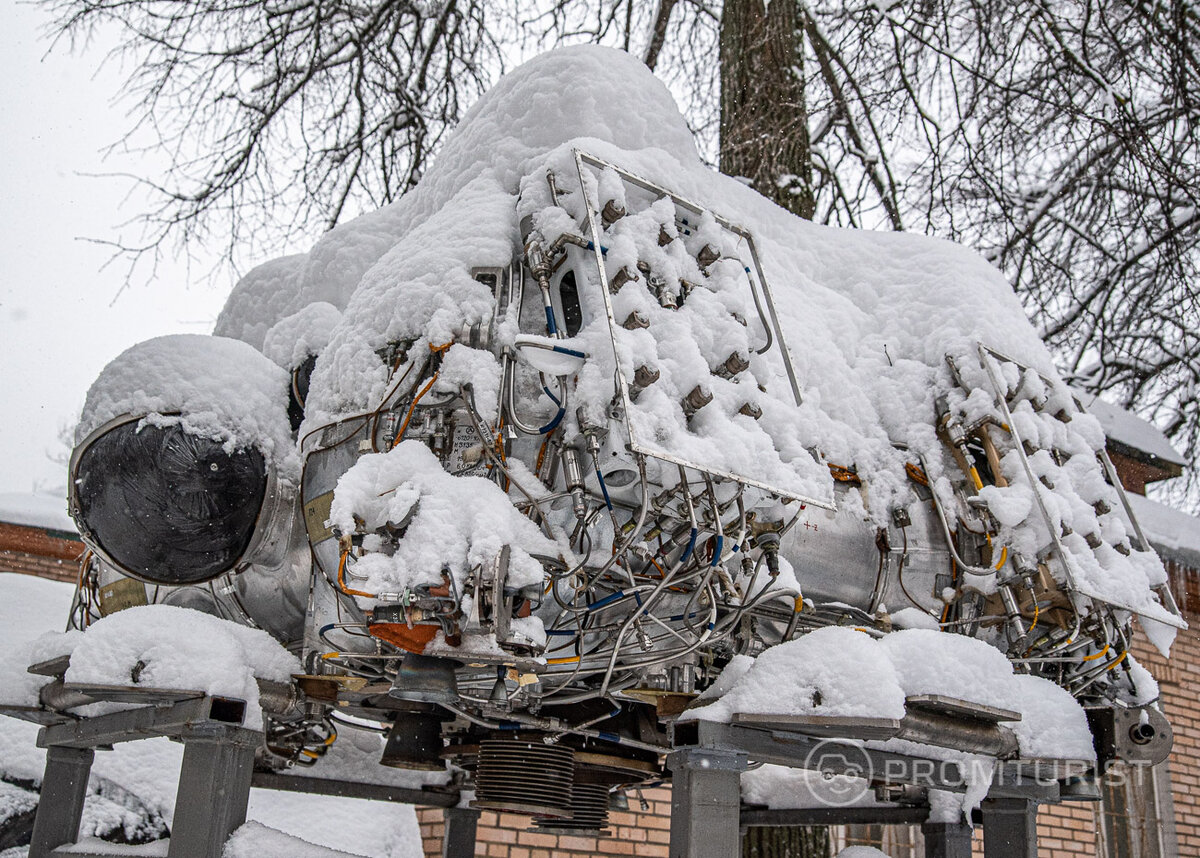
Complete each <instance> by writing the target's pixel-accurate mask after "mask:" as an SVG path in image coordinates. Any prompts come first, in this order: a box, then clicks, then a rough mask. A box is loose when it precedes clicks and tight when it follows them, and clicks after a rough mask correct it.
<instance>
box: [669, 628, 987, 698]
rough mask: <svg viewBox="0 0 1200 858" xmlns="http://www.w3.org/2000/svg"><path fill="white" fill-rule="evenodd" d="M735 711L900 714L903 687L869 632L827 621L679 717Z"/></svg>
mask: <svg viewBox="0 0 1200 858" xmlns="http://www.w3.org/2000/svg"><path fill="white" fill-rule="evenodd" d="M897 634H903V633H902V632H897ZM989 649H990V647H989ZM1000 658H1001V659H1003V658H1004V656H1000ZM738 713H745V714H751V713H754V714H781V713H783V714H788V715H837V716H844V717H868V718H903V717H904V690H903V689H902V688H901V687H900V683H899V681H898V679H897V677H896V671H895V669H894V668H893V667H892V664H891V662H890V661H889V660H888V658H887V657H886V654H885V653H884V652H882V651H881V650H880V648H879V645H878V644H877V643H876V642H875V640H874V639H873V638H872V637H871V636H870V635H867V634H864V633H862V632H859V631H855V630H854V629H847V628H839V627H836V626H832V627H829V628H824V629H817V630H816V631H814V632H809V633H808V634H806V635H804V636H802V637H799V638H796V639H795V640H791V641H788V642H786V643H782V644H779V645H778V646H774V647H771V648H770V649H768V650H767V651H766V652H764V653H763V654H762V655H760V656H759V657H758V658H757V659H755V660H754V664H753V665H752V666H751V667H750V669H749V670H747V671H746V673H745V674H743V675H742V677H741V678H740V679H739V680H738V681H737V682H735V683H734V684H733V687H732V688H730V689H729V691H728V692H726V693H725V695H724V696H722V697H721V698H720V699H719V700H717V701H716V702H714V703H710V704H709V705H707V706H704V707H701V708H698V709H693V710H691V711H690V712H687V713H685V714H684V716H683V717H684V718H696V719H699V720H702V721H728V720H729V719H730V718H731V717H732V716H733V715H735V714H738Z"/></svg>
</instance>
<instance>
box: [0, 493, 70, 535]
mask: <svg viewBox="0 0 1200 858" xmlns="http://www.w3.org/2000/svg"><path fill="white" fill-rule="evenodd" d="M0 522H3V523H4V524H19V525H23V526H25V527H44V528H46V529H47V530H59V531H63V532H65V533H74V532H75V522H73V521H72V520H71V516H70V515H68V514H67V494H66V491H63V492H62V493H61V494H50V493H46V492H4V493H2V494H0Z"/></svg>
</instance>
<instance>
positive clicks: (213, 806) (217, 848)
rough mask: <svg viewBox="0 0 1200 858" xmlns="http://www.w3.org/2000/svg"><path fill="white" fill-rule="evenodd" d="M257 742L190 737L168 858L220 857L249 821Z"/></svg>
mask: <svg viewBox="0 0 1200 858" xmlns="http://www.w3.org/2000/svg"><path fill="white" fill-rule="evenodd" d="M238 733H247V734H249V735H251V736H257V735H258V734H257V733H254V734H250V733H249V731H246V730H239V731H238ZM255 744H257V743H255ZM255 744H251V743H250V742H249V741H247V740H246V739H245V738H244V737H231V736H228V735H220V736H213V737H207V736H205V737H194V738H188V739H185V741H184V747H183V766H182V767H181V768H180V771H179V791H178V793H177V797H176V799H175V822H174V825H173V826H172V828H171V846H170V851H169V852H168V853H167V854H168V856H169V858H221V852H222V850H223V849H224V848H225V841H226V840H227V839H228V838H229V835H230V834H232V833H233V831H234V829H236V828H237V827H238V826H239V825H241V824H242V823H243V822H245V821H246V805H247V803H248V802H249V800H250V778H251V775H252V774H253V770H254V748H255Z"/></svg>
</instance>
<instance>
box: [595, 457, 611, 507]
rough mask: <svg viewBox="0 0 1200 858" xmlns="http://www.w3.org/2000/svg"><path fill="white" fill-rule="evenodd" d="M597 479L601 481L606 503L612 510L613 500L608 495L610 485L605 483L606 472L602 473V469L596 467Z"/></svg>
mask: <svg viewBox="0 0 1200 858" xmlns="http://www.w3.org/2000/svg"><path fill="white" fill-rule="evenodd" d="M596 479H597V480H599V481H600V491H601V492H602V493H603V494H604V505H605V506H606V507H608V511H609V512H612V508H613V505H612V501H611V500H610V499H609V497H608V486H606V485H605V484H604V474H602V473H600V469H599V468H596Z"/></svg>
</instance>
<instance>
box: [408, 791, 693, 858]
mask: <svg viewBox="0 0 1200 858" xmlns="http://www.w3.org/2000/svg"><path fill="white" fill-rule="evenodd" d="M642 797H643V798H644V799H645V801H646V804H647V805H648V806H649V809H648V810H642V809H641V805H640V803H639V802H638V801H637V797H636V795H631V796H630V799H629V801H630V809H629V810H628V811H618V810H614V811H611V812H610V813H609V815H608V823H609V826H608V827H609V830H610V831H611V832H612V835H611V836H609V837H580V836H579V835H576V834H553V833H550V832H546V831H534V830H531V829H530V824H529V817H528V816H519V815H517V814H513V813H496V812H494V811H490V810H489V811H484V812H483V813H481V814H480V815H479V827H478V828H477V829H476V844H477V845H476V848H475V854H476V855H477V856H487V858H583V856H586V855H620V856H625V855H637V856H647V858H666V855H667V846H668V844H669V843H670V840H671V835H670V828H671V791H670V790H669V789H667V788H665V787H659V788H656V789H650V790H643V791H642ZM417 820H418V821H419V822H420V824H421V838H422V840H423V842H424V847H425V854H426V855H427V856H430V858H437V856H440V855H441V854H442V811H441V810H438V809H436V808H428V807H422V808H417Z"/></svg>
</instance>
